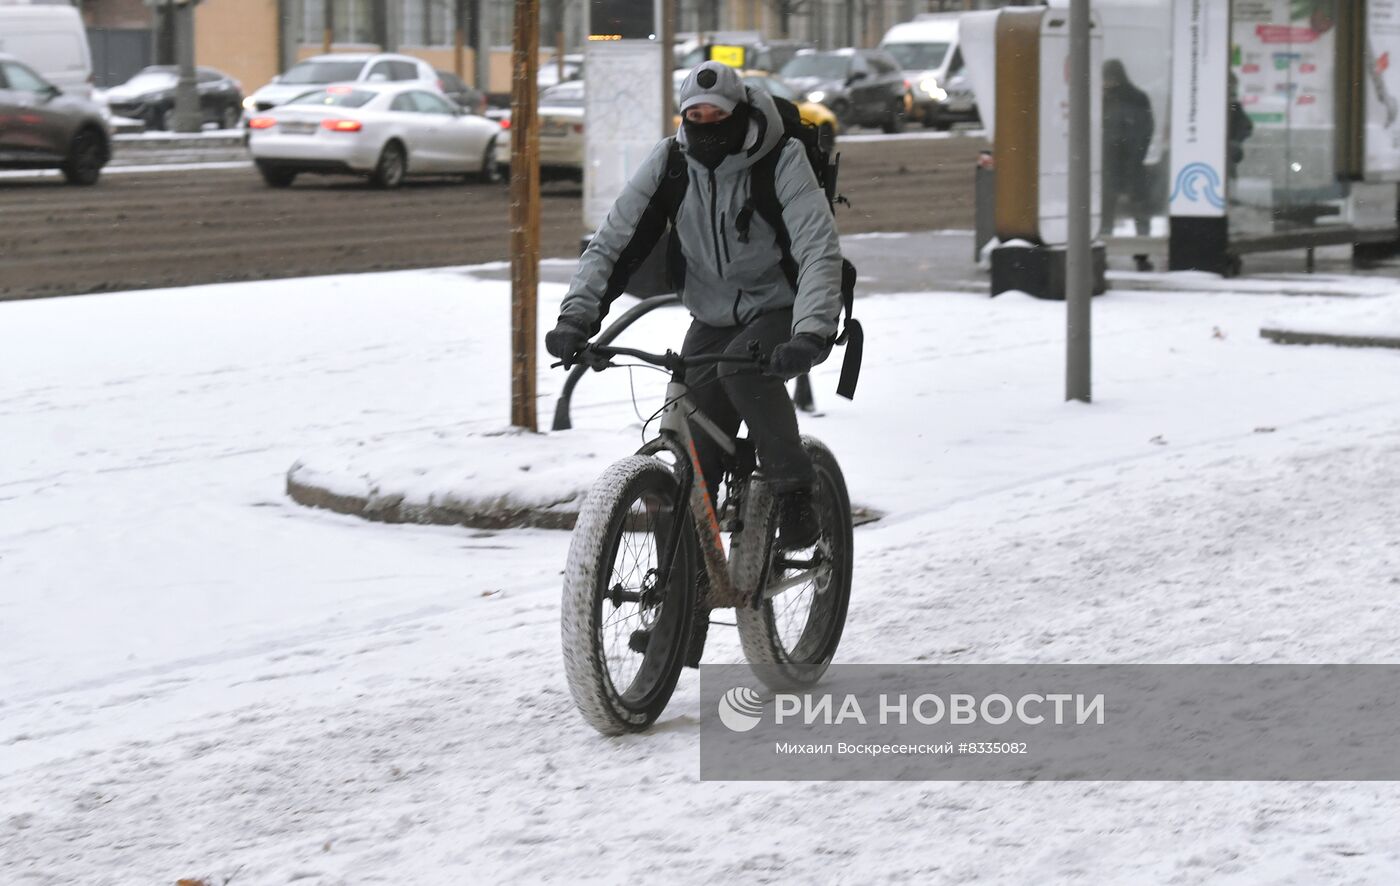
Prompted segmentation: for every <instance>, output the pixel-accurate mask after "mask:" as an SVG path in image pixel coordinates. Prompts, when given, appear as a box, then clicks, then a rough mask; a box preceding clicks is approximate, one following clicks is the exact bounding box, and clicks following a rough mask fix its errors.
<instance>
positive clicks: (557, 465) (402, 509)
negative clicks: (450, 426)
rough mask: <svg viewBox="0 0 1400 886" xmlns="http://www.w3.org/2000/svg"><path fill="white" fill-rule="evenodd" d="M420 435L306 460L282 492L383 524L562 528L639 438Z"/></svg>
mask: <svg viewBox="0 0 1400 886" xmlns="http://www.w3.org/2000/svg"><path fill="white" fill-rule="evenodd" d="M425 436H426V439H422V440H418V441H415V442H412V443H398V444H395V445H385V446H371V445H364V444H361V445H359V446H356V447H355V448H353V449H351V450H348V451H347V450H332V451H328V452H325V453H320V454H314V455H308V456H305V457H303V458H302V459H301V460H299V461H298V462H297V463H296V464H294V465H293V466H292V469H291V470H290V471H288V472H287V493H288V494H289V495H290V496H291V497H292V499H293V500H295V501H297V502H299V503H301V504H304V505H310V506H312V507H321V508H327V509H329V510H332V511H337V512H339V513H342V514H353V515H354V516H357V517H364V518H366V519H371V520H378V521H381V522H385V523H435V524H445V525H456V526H472V527H476V528H479V529H504V528H508V527H520V526H534V527H538V528H541V529H568V528H571V527H572V526H573V525H574V520H575V519H576V518H577V517H578V509H579V506H580V505H581V504H582V503H583V498H584V494H585V493H586V492H587V491H588V486H589V484H590V483H591V482H592V478H593V477H596V476H597V475H598V474H600V473H601V472H602V470H603V469H604V468H605V467H606V466H607V465H608V464H610V463H611V462H613V461H615V460H617V459H618V458H620V457H621V456H623V455H625V454H627V453H628V452H630V451H631V449H633V448H635V447H636V445H637V443H638V438H637V436H636V434H635V433H626V432H619V433H608V432H603V431H564V432H560V433H554V434H531V433H528V432H525V431H520V430H502V431H496V432H488V433H482V434H469V433H453V432H447V431H433V432H430V433H428V434H427V435H425ZM629 447H630V448H629Z"/></svg>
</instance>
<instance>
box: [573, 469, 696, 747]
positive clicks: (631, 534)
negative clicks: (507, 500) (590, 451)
mask: <svg viewBox="0 0 1400 886" xmlns="http://www.w3.org/2000/svg"><path fill="white" fill-rule="evenodd" d="M677 491H678V490H677V483H676V477H675V474H673V473H672V472H671V470H670V469H669V468H668V467H667V466H666V465H665V464H663V463H662V462H660V461H658V460H656V459H654V458H649V457H646V456H640V455H634V456H630V457H628V458H625V459H623V460H621V461H619V462H617V463H615V464H613V465H612V466H610V467H609V468H608V469H607V470H606V471H604V472H603V474H602V476H600V477H599V478H598V479H597V481H595V482H594V484H593V488H592V489H590V490H589V491H588V498H587V499H586V500H585V502H584V506H583V509H582V511H581V512H580V513H579V519H578V523H577V525H575V527H574V533H573V539H572V542H571V543H570V545H569V559H568V565H567V566H566V567H565V570H564V599H563V607H562V633H563V642H564V672H565V674H566V675H567V677H568V681H569V691H570V692H571V693H572V694H573V697H574V702H575V703H576V704H577V705H578V709H579V711H580V712H581V713H582V714H583V718H584V719H585V720H587V721H588V723H589V724H590V725H592V726H593V727H594V728H595V729H597V730H598V731H599V732H601V733H603V734H605V735H619V734H621V733H624V732H637V731H641V730H643V729H646V728H647V727H648V726H650V725H651V724H652V723H653V722H655V720H656V718H657V717H658V716H660V714H661V712H662V710H664V709H665V707H666V703H667V702H668V701H670V699H671V693H672V692H674V691H675V688H676V680H677V679H678V678H679V676H680V672H681V668H682V667H683V666H684V664H685V652H686V644H687V641H688V640H689V637H690V626H691V621H692V619H693V618H694V613H695V570H696V567H695V542H694V530H693V529H691V528H690V516H689V512H688V510H687V509H686V507H685V499H684V498H683V497H681V496H679V495H677ZM677 520H680V521H683V524H684V525H682V527H681V531H680V536H679V537H680V548H679V550H678V551H676V555H675V560H674V562H673V563H672V564H671V570H670V577H669V579H668V580H666V581H665V582H664V583H663V582H662V581H661V580H660V578H659V572H660V570H661V567H662V565H663V564H662V558H663V551H664V549H665V546H666V543H667V541H668V540H669V539H670V538H671V536H672V528H673V527H674V526H675V522H676V521H677Z"/></svg>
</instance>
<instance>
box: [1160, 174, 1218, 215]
mask: <svg viewBox="0 0 1400 886" xmlns="http://www.w3.org/2000/svg"><path fill="white" fill-rule="evenodd" d="M1178 196H1181V197H1183V198H1184V199H1186V200H1188V201H1190V202H1192V203H1199V202H1201V201H1202V200H1204V201H1205V202H1207V203H1209V204H1210V205H1211V206H1213V207H1215V208H1216V209H1224V208H1225V198H1224V197H1222V196H1221V194H1220V173H1218V172H1216V171H1215V168H1214V167H1213V166H1211V165H1210V164H1208V163H1188V164H1186V165H1185V166H1183V167H1182V168H1181V172H1179V173H1177V175H1176V185H1175V186H1174V187H1173V188H1172V195H1171V201H1170V202H1173V203H1175V202H1176V198H1177V197H1178Z"/></svg>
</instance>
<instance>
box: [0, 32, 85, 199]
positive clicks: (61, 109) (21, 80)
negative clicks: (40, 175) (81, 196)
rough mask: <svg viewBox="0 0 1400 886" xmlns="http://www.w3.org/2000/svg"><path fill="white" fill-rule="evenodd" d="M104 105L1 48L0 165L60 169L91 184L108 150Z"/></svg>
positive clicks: (79, 182) (70, 177)
mask: <svg viewBox="0 0 1400 886" xmlns="http://www.w3.org/2000/svg"><path fill="white" fill-rule="evenodd" d="M111 144H112V139H111V130H110V129H109V128H108V125H107V121H106V118H105V117H103V115H102V109H101V108H100V107H98V106H97V104H96V103H94V102H92V101H90V100H88V99H86V98H83V97H81V96H78V95H70V94H68V93H65V92H64V91H63V90H62V89H60V88H58V87H57V86H55V85H54V84H52V83H50V82H49V81H47V80H45V79H44V78H43V77H41V76H39V74H38V73H37V72H36V71H35V70H34V69H33V68H31V67H29V66H28V65H26V64H24V63H23V62H21V61H20V60H19V59H17V58H15V57H14V56H12V55H8V54H4V53H0V167H3V168H7V169H55V168H56V169H61V170H63V177H64V178H65V179H67V180H68V183H69V184H74V185H92V184H96V183H97V179H98V178H99V177H100V176H101V174H102V167H103V166H105V165H107V161H108V160H110V159H111V156H112V148H111Z"/></svg>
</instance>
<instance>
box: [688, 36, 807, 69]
mask: <svg viewBox="0 0 1400 886" xmlns="http://www.w3.org/2000/svg"><path fill="white" fill-rule="evenodd" d="M716 47H723V49H722V50H718V51H717V50H716ZM812 48H813V44H811V43H808V42H806V41H803V40H765V39H763V38H762V37H759V36H758V35H757V34H751V33H746V32H740V33H738V34H733V35H729V36H728V37H726V35H725V34H724V33H723V32H717V33H714V34H710V35H708V37H707V39H706V41H705V42H704V43H697V44H696V45H695V46H693V47H691V48H690V49H689V50H688V51H687V52H686V53H685V54H684V55H683V56H681V58H680V60H679V61H678V62H677V65H676V66H677V68H678V69H679V70H682V71H684V72H685V73H687V74H688V73H690V70H691V69H692V68H694V67H695V66H696V65H698V64H700V63H701V62H703V61H708V60H709V59H710V58H711V56H712V55H715V56H716V60H717V61H722V62H724V63H725V64H727V65H732V66H734V67H736V68H746V69H749V70H760V71H777V70H780V69H781V68H782V67H783V65H785V64H787V63H788V62H789V61H791V60H792V59H793V57H794V56H796V55H797V53H799V52H801V51H802V50H810V49H812ZM736 51H741V53H742V56H743V57H742V58H738V57H737V54H736Z"/></svg>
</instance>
